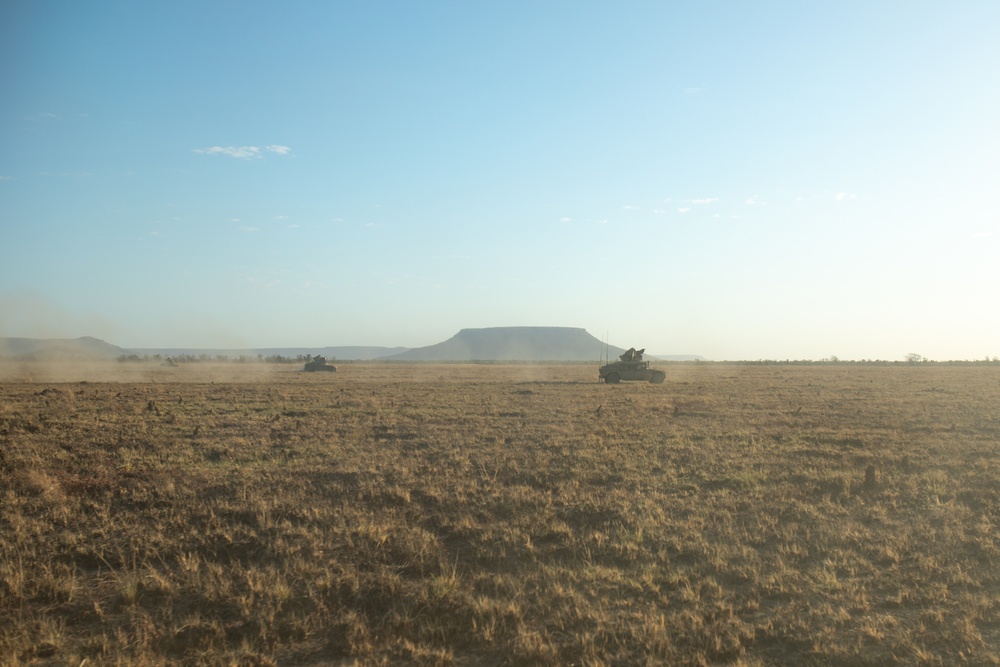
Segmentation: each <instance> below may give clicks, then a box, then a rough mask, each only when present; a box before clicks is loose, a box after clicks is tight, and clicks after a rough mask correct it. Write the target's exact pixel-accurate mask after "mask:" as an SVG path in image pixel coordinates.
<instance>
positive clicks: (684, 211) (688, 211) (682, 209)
mask: <svg viewBox="0 0 1000 667" xmlns="http://www.w3.org/2000/svg"><path fill="white" fill-rule="evenodd" d="M677 212H678V213H690V212H691V209H690V208H679V209H677Z"/></svg>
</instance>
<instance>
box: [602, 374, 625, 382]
mask: <svg viewBox="0 0 1000 667" xmlns="http://www.w3.org/2000/svg"><path fill="white" fill-rule="evenodd" d="M619 380H621V378H620V377H618V373H608V374H607V375H606V376H605V377H604V381H605V382H607V383H608V384H618V382H619Z"/></svg>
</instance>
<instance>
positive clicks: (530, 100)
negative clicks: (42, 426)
mask: <svg viewBox="0 0 1000 667" xmlns="http://www.w3.org/2000/svg"><path fill="white" fill-rule="evenodd" d="M997 25H1000V3H997V2H995V1H994V0H966V1H963V2H951V3H943V2H929V1H911V0H906V1H891V0H885V1H882V0H875V1H872V0H863V1H855V0H840V1H838V2H810V3H803V2H800V1H799V0H789V1H766V0H764V1H762V2H753V3H750V2H736V1H727V2H722V1H713V0H708V1H706V2H693V1H692V2H662V1H659V0H658V1H656V2H622V3H610V2H605V3H597V2H587V1H585V0H574V1H572V2H570V1H566V2H563V1H555V0H553V1H541V2H539V1H534V0H533V1H530V2H524V1H519V0H514V1H510V2H503V3H485V2H466V1H461V2H458V1H456V2H440V1H436V0H426V1H421V2H403V1H402V0H400V1H394V2H382V1H377V0H376V1H372V2H334V1H322V2H295V1H291V2H283V3H280V4H279V3H265V2H256V1H254V0H239V1H236V0H233V1H226V0H197V1H190V0H176V1H174V2H170V3H149V2H128V1H116V2H107V1H103V0H94V1H93V2H86V3H83V2H77V1H76V0H71V1H69V0H64V1H61V0H50V1H46V2H37V1H34V0H5V2H4V3H3V4H2V6H0V336H18V337H35V338H75V337H78V336H95V337H98V338H102V339H104V340H106V341H108V342H111V343H114V344H116V345H120V346H122V347H202V348H204V347H250V348H252V347H293V346H327V345H385V346H405V347H419V346H424V345H431V344H434V343H437V342H440V341H443V340H445V339H447V338H449V337H451V336H452V335H454V334H455V333H457V332H458V331H459V330H460V329H463V328H470V327H491V326H531V325H535V326H567V327H582V328H585V329H587V330H588V331H589V332H590V333H591V334H593V335H595V336H596V337H598V338H602V339H604V338H607V339H608V340H609V341H610V342H611V343H612V344H614V345H618V346H621V347H632V346H634V347H637V348H638V347H642V348H646V349H647V350H649V351H650V353H653V354H698V355H702V356H704V357H707V358H709V359H715V360H738V359H748V360H754V359H779V360H781V359H822V358H828V357H831V356H836V357H838V358H840V359H845V360H847V359H888V360H901V359H903V358H904V357H905V356H906V355H907V354H911V353H913V354H919V355H922V356H924V357H927V358H930V359H938V360H947V359H982V358H985V357H994V356H1000V307H998V305H997V304H998V301H1000V299H998V289H1000V261H997V259H998V257H1000V123H998V122H997V120H996V119H997V118H1000V67H998V64H1000V40H997V39H996V26H997Z"/></svg>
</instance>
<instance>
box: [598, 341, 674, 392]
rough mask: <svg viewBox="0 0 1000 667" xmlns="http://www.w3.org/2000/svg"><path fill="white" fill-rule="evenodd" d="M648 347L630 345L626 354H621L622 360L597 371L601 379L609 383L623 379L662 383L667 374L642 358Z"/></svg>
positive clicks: (615, 382) (616, 382)
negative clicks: (640, 347) (641, 347)
mask: <svg viewBox="0 0 1000 667" xmlns="http://www.w3.org/2000/svg"><path fill="white" fill-rule="evenodd" d="M645 351H646V348H643V349H641V350H636V349H635V348H634V347H630V348H629V349H628V350H626V351H625V354H622V355H619V357H618V358H619V359H620V361H612V362H611V363H610V364H605V365H603V366H601V367H600V368H599V369H598V370H597V373H598V375H599V379H600V380H604V381H605V382H606V383H607V384H618V383H619V382H621V381H622V380H639V381H641V382H650V383H652V384H662V383H663V381H664V380H666V379H667V374H666V373H665V372H663V371H661V370H659V369H656V368H650V367H649V362H648V361H643V360H642V355H643V353H644V352H645Z"/></svg>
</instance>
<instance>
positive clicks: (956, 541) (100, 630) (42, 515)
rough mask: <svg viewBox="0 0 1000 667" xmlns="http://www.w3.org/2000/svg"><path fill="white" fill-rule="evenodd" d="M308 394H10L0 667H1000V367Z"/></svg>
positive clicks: (573, 373) (525, 378)
mask: <svg viewBox="0 0 1000 667" xmlns="http://www.w3.org/2000/svg"><path fill="white" fill-rule="evenodd" d="M297 369H298V366H294V367H293V366H281V367H273V366H266V365H263V364H248V365H237V364H224V365H218V366H213V365H207V364H206V365H202V364H193V365H188V366H181V367H178V368H173V369H169V368H160V367H158V366H144V365H141V364H132V365H128V364H109V365H107V366H106V367H90V368H83V367H74V366H72V365H66V366H62V367H59V368H58V369H55V370H52V369H45V368H41V367H38V368H34V367H32V366H30V365H20V366H10V365H8V366H6V367H3V368H2V369H0V377H2V378H3V379H2V380H0V446H2V449H0V503H2V504H0V540H2V541H0V661H2V662H3V663H4V664H8V665H19V664H34V665H73V666H74V667H77V666H79V665H84V664H85V665H103V664H134V665H166V664H185V665H188V664H191V665H199V664H200V665H231V664H237V665H275V664H277V665H353V664H358V665H369V664H383V665H403V664H427V665H450V664H453V665H497V666H499V665H571V664H575V665H604V664H607V665H632V664H651V665H660V664H672V665H770V664H804V665H888V664H906V665H909V664H930V665H934V664H937V665H956V664H968V665H990V664H992V665H996V664H1000V459H998V445H1000V368H997V367H984V366H979V367H961V368H958V367H947V366H934V365H927V366H923V365H919V366H914V367H906V366H892V367H864V366H838V365H835V366H801V367H800V366H765V367H760V366H744V367H737V366H716V365H702V366H667V367H666V370H667V373H668V375H667V381H666V383H665V384H663V385H659V386H652V385H648V384H624V383H623V384H621V385H617V386H607V385H601V384H597V383H596V382H594V379H595V377H596V369H595V368H593V367H590V366H552V367H539V366H452V365H442V366H422V365H421V366H402V365H400V366H390V365H345V366H341V368H340V372H338V373H336V374H333V373H330V374H325V373H324V374H303V373H300V372H297ZM123 374H124V375H123Z"/></svg>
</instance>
